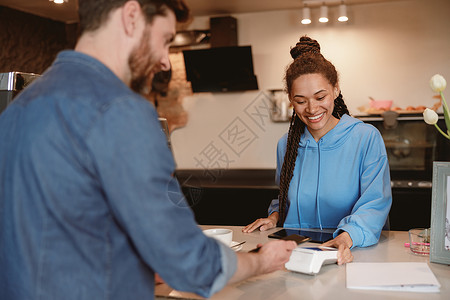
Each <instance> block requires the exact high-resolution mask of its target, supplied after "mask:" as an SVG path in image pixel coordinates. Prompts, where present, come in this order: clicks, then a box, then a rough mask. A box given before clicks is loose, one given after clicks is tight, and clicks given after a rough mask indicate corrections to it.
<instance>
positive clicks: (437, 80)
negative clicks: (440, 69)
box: [430, 74, 447, 93]
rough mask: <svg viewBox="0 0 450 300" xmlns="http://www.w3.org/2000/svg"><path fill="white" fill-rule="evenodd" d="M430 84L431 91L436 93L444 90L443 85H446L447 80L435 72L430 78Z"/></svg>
mask: <svg viewBox="0 0 450 300" xmlns="http://www.w3.org/2000/svg"><path fill="white" fill-rule="evenodd" d="M430 86H431V89H432V90H433V91H435V92H436V93H439V92H442V91H443V90H445V87H446V86H447V82H446V81H445V78H444V77H443V76H442V75H440V74H435V75H433V77H431V79H430Z"/></svg>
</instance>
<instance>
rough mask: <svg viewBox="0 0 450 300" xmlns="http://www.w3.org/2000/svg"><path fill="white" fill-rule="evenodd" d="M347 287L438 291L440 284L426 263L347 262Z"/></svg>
mask: <svg viewBox="0 0 450 300" xmlns="http://www.w3.org/2000/svg"><path fill="white" fill-rule="evenodd" d="M346 268H347V288H350V289H365V290H390V291H407V292H426V293H438V292H439V288H440V286H441V285H440V284H439V282H438V281H437V279H436V277H435V276H434V274H433V272H432V271H431V269H430V267H429V266H428V264H427V263H414V262H391V263H349V264H347V267H346Z"/></svg>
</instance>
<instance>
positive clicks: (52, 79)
mask: <svg viewBox="0 0 450 300" xmlns="http://www.w3.org/2000/svg"><path fill="white" fill-rule="evenodd" d="M182 1H183V0H137V1H127V0H79V14H80V28H81V36H80V38H79V40H78V42H77V45H76V47H75V51H63V52H61V53H59V54H58V57H57V58H56V60H55V62H54V63H53V64H52V66H51V67H50V68H49V69H48V70H47V71H46V72H45V73H44V74H43V75H42V76H41V77H40V78H39V79H37V80H35V81H34V82H33V83H32V84H31V85H30V86H29V87H27V88H26V89H25V90H24V91H22V92H21V94H20V95H19V96H18V97H17V98H16V99H15V100H14V101H13V103H12V104H11V105H10V106H9V107H8V108H7V109H6V110H5V111H4V112H3V113H2V115H1V116H0V141H1V142H0V299H15V300H20V299H77V300H80V299H152V298H153V291H154V274H155V273H158V274H159V275H160V276H161V277H162V278H163V280H165V281H166V282H167V283H168V284H169V285H170V286H172V287H173V288H175V289H179V290H183V291H189V292H194V293H197V294H200V295H202V296H205V297H209V296H211V295H212V294H213V293H214V292H216V291H218V290H219V289H221V288H222V287H223V286H224V285H225V284H227V283H228V282H233V281H238V280H242V279H244V278H247V277H249V276H253V275H258V274H263V273H267V272H271V271H274V270H277V269H280V268H282V267H283V266H284V263H285V262H286V261H287V260H288V258H289V256H290V253H291V251H292V249H293V248H294V247H295V243H294V242H292V241H276V242H270V243H267V244H266V245H264V246H262V248H260V251H259V252H258V253H238V254H236V253H235V252H234V251H232V250H231V249H230V248H229V247H227V246H225V245H223V244H221V243H219V242H217V241H216V240H214V239H211V238H207V237H206V236H205V235H204V234H203V233H202V231H201V229H200V228H199V227H198V226H197V224H196V223H195V219H194V216H193V214H192V211H191V210H190V208H189V207H188V206H187V205H185V200H184V199H183V196H182V193H181V190H180V187H179V185H178V183H177V181H176V180H175V179H174V178H173V177H172V174H173V172H174V169H175V163H174V160H173V157H172V155H171V152H170V150H169V148H168V147H167V143H166V140H165V136H164V134H163V132H162V130H161V127H160V124H159V122H158V119H157V114H156V112H155V109H154V107H153V106H152V105H151V104H150V103H149V102H148V101H147V100H145V99H144V98H142V97H141V96H140V95H139V94H137V93H135V92H133V91H132V90H131V89H130V87H131V88H133V89H134V90H136V91H140V90H141V89H142V88H143V85H145V84H146V83H147V82H148V78H149V76H151V75H152V74H153V73H155V72H157V71H159V70H167V69H168V68H169V66H170V64H169V58H168V48H169V45H170V42H171V41H172V39H173V37H174V35H175V25H176V21H177V20H178V21H181V20H185V19H186V18H187V15H188V10H187V8H186V6H185V4H184V2H182ZM180 199H181V200H182V201H180Z"/></svg>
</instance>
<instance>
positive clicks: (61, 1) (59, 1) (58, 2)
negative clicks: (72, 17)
mask: <svg viewBox="0 0 450 300" xmlns="http://www.w3.org/2000/svg"><path fill="white" fill-rule="evenodd" d="M48 1H50V2H53V3H55V4H63V3H64V2H69V0H48Z"/></svg>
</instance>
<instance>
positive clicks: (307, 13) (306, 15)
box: [302, 6, 311, 25]
mask: <svg viewBox="0 0 450 300" xmlns="http://www.w3.org/2000/svg"><path fill="white" fill-rule="evenodd" d="M302 24H305V25H306V24H311V10H310V9H309V7H306V6H305V7H303V11H302Z"/></svg>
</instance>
